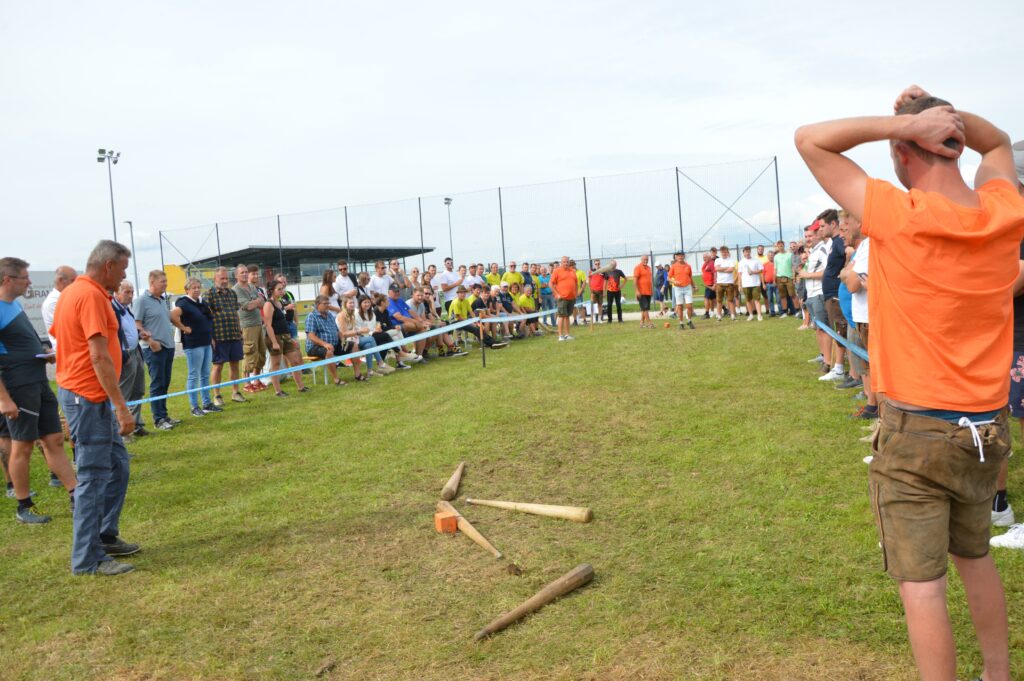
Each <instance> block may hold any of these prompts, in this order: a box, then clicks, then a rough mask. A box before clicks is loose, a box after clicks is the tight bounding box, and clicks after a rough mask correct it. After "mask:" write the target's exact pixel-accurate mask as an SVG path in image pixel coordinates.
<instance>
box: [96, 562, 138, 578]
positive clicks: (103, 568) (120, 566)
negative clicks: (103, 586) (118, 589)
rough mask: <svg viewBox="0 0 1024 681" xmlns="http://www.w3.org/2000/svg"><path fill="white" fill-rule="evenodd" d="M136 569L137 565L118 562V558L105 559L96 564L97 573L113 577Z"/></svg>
mask: <svg viewBox="0 0 1024 681" xmlns="http://www.w3.org/2000/svg"><path fill="white" fill-rule="evenodd" d="M134 569H135V566H134V565H129V564H128V563H118V562H117V561H116V560H103V561H100V564H99V565H97V566H96V574H97V575H103V576H104V577H113V576H115V575H123V574H124V573H126V572H131V571H132V570H134Z"/></svg>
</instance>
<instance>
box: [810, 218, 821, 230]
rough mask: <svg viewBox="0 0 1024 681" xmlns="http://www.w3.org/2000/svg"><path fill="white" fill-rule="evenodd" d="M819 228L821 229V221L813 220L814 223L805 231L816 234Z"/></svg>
mask: <svg viewBox="0 0 1024 681" xmlns="http://www.w3.org/2000/svg"><path fill="white" fill-rule="evenodd" d="M819 227H821V220H815V221H814V222H812V223H811V224H810V225H808V226H807V229H809V230H811V231H812V232H817V231H818V228H819Z"/></svg>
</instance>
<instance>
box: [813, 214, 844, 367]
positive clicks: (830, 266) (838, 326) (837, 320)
mask: <svg viewBox="0 0 1024 681" xmlns="http://www.w3.org/2000/svg"><path fill="white" fill-rule="evenodd" d="M818 222H819V224H820V225H821V227H820V229H821V230H824V236H827V237H830V238H831V240H832V247H831V250H830V251H829V252H828V260H826V261H825V271H824V272H823V273H822V277H821V297H822V299H823V300H824V301H825V314H827V315H828V323H829V326H831V327H832V329H833V330H834V331H835V332H836V334H838V335H839V337H840V338H846V317H844V316H843V310H842V308H840V307H839V273H840V272H842V271H843V268H844V267H846V244H845V243H843V238H842V237H841V236H839V211H837V210H836V209H835V208H829V209H828V210H826V211H824V212H822V213H821V215H819V216H818ZM825 359H826V360H827V359H828V358H827V357H826V358H825ZM845 359H846V349H845V348H844V347H843V346H842V345H840V344H839V343H837V342H835V341H834V340H833V341H832V370H831V371H830V372H829V373H828V374H827V376H828V378H827V379H823V380H836V381H842V380H845V379H846V378H847V376H846V373H845V372H844V371H843V362H844V360H845ZM826 366H827V365H826Z"/></svg>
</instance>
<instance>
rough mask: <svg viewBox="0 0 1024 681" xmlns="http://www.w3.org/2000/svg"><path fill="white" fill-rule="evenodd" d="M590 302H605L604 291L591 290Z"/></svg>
mask: <svg viewBox="0 0 1024 681" xmlns="http://www.w3.org/2000/svg"><path fill="white" fill-rule="evenodd" d="M590 302H592V303H597V304H598V305H600V304H601V303H602V302H604V291H591V292H590Z"/></svg>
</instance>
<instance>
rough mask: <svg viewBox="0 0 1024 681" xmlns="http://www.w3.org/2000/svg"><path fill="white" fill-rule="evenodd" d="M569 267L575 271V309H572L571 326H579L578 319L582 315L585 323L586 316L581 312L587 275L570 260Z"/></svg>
mask: <svg viewBox="0 0 1024 681" xmlns="http://www.w3.org/2000/svg"><path fill="white" fill-rule="evenodd" d="M569 267H572V268H573V269H574V270H576V307H574V308H573V309H572V325H573V326H578V325H579V317H580V315H581V314H582V315H583V323H584V324H586V323H587V315H586V314H585V313H584V312H583V308H582V307H581V305H582V304H583V292H584V291H586V290H587V273H586V272H584V271H583V270H581V269H579V268H578V267H576V261H575V260H570V261H569Z"/></svg>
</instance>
